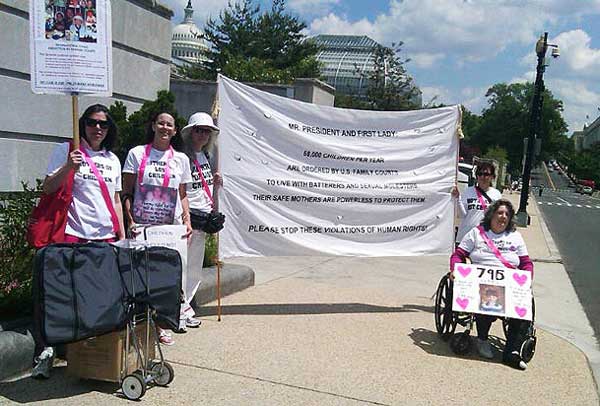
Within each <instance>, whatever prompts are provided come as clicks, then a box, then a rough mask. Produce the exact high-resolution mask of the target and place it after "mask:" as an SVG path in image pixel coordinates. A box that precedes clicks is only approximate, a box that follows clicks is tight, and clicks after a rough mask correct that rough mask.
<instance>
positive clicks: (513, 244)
mask: <svg viewBox="0 0 600 406" xmlns="http://www.w3.org/2000/svg"><path fill="white" fill-rule="evenodd" d="M485 234H486V235H487V236H488V237H489V239H490V240H492V241H493V242H494V244H495V245H496V247H497V248H498V251H500V253H501V254H502V256H503V257H504V259H505V260H506V261H508V262H509V263H510V264H512V265H514V266H515V267H517V266H519V263H520V260H519V257H522V256H525V255H529V254H528V253H527V247H525V241H523V237H522V236H521V233H519V232H518V231H505V232H503V233H500V234H496V233H494V232H493V231H492V230H488V231H486V232H485ZM458 247H459V248H462V249H463V250H465V251H467V252H469V257H470V258H471V261H472V262H473V263H474V264H481V265H488V266H501V267H504V264H502V262H501V261H500V260H499V259H498V258H497V257H496V255H494V253H493V252H492V250H491V249H490V248H489V247H488V245H487V244H486V242H485V240H484V239H483V237H482V236H481V234H480V233H479V229H477V228H473V229H471V231H469V232H468V233H467V235H465V237H464V238H463V239H462V241H461V242H460V245H459V246H458Z"/></svg>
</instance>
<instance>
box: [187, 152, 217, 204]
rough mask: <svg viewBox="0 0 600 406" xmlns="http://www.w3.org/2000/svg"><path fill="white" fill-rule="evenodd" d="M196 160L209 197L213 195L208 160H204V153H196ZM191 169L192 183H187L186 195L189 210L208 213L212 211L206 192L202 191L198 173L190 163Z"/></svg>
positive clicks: (202, 186)
mask: <svg viewBox="0 0 600 406" xmlns="http://www.w3.org/2000/svg"><path fill="white" fill-rule="evenodd" d="M196 160H197V161H198V164H200V170H201V171H202V175H203V176H204V180H206V184H207V185H208V190H209V191H210V195H211V196H212V194H213V183H214V182H213V175H212V171H211V169H210V164H209V162H208V159H206V155H205V154H204V152H198V153H196ZM190 165H191V168H192V180H193V181H192V182H191V183H188V184H187V185H186V186H187V195H188V199H189V201H190V208H191V209H198V210H201V211H203V212H205V213H210V212H211V211H212V203H211V200H210V198H209V197H208V195H207V194H206V191H205V190H204V185H202V178H201V177H200V174H199V173H198V169H197V168H196V165H194V163H193V162H192V163H190Z"/></svg>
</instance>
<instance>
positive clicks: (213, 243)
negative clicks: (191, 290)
mask: <svg viewBox="0 0 600 406" xmlns="http://www.w3.org/2000/svg"><path fill="white" fill-rule="evenodd" d="M216 256H217V237H216V236H215V234H210V235H207V236H206V241H205V243H204V263H203V264H202V267H204V268H206V267H208V266H213V265H214V264H215V261H216V259H217V258H216Z"/></svg>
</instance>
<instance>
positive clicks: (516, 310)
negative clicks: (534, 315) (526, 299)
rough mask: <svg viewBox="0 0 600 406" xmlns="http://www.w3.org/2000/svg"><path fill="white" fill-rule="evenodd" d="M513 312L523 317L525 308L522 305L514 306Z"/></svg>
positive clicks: (525, 312)
mask: <svg viewBox="0 0 600 406" xmlns="http://www.w3.org/2000/svg"><path fill="white" fill-rule="evenodd" d="M515 312H517V314H518V315H519V317H520V318H523V317H525V315H526V314H527V309H526V308H524V307H519V306H515Z"/></svg>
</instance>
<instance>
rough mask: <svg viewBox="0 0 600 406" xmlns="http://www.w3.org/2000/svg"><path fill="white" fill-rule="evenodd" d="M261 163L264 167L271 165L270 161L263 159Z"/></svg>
mask: <svg viewBox="0 0 600 406" xmlns="http://www.w3.org/2000/svg"><path fill="white" fill-rule="evenodd" d="M260 162H262V164H263V165H269V161H267V160H266V159H261V160H260Z"/></svg>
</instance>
